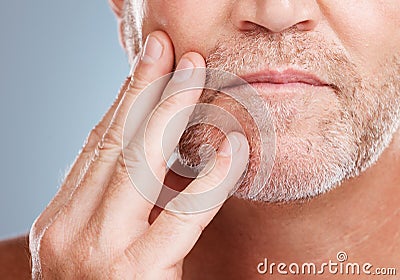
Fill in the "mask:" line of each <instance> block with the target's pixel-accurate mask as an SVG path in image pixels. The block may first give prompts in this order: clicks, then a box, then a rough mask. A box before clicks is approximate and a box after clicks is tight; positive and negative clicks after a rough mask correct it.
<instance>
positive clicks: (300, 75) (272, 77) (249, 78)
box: [241, 69, 329, 86]
mask: <svg viewBox="0 0 400 280" xmlns="http://www.w3.org/2000/svg"><path fill="white" fill-rule="evenodd" d="M241 78H242V79H243V80H245V81H246V82H247V83H249V84H254V83H269V84H292V83H302V84H308V85H312V86H329V84H328V83H327V82H325V81H324V80H322V79H321V78H319V77H318V76H316V75H314V74H312V73H308V72H305V71H299V70H293V69H287V70H284V71H282V72H280V71H275V70H266V71H260V72H256V73H250V74H247V75H243V76H241Z"/></svg>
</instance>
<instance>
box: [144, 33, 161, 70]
mask: <svg viewBox="0 0 400 280" xmlns="http://www.w3.org/2000/svg"><path fill="white" fill-rule="evenodd" d="M162 52H163V45H162V44H161V43H160V41H159V40H158V39H157V38H156V37H155V36H153V35H149V36H148V37H147V40H146V43H145V44H144V53H143V55H142V61H143V62H144V63H147V64H152V63H154V62H156V61H157V60H159V59H160V57H161V54H162Z"/></svg>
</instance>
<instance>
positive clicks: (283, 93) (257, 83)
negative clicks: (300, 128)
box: [223, 69, 333, 101]
mask: <svg viewBox="0 0 400 280" xmlns="http://www.w3.org/2000/svg"><path fill="white" fill-rule="evenodd" d="M249 85H250V86H251V87H253V88H254V89H255V90H256V91H257V93H258V94H260V95H261V96H262V97H263V98H264V99H266V100H269V101H272V100H276V99H285V98H289V97H294V96H299V95H303V94H307V93H310V92H311V91H312V92H320V91H326V90H327V89H329V90H331V89H332V88H333V86H332V85H331V84H329V83H328V82H326V81H324V80H323V79H322V78H320V77H319V76H317V75H315V74H313V73H309V72H306V71H299V70H295V69H285V70H283V71H278V70H271V69H267V70H264V71H259V72H254V73H246V74H243V75H239V78H238V79H235V80H234V81H230V82H228V83H227V84H225V86H224V88H223V91H224V90H225V91H231V90H234V89H240V90H243V89H245V88H246V87H249Z"/></svg>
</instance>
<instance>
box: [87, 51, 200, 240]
mask: <svg viewBox="0 0 400 280" xmlns="http://www.w3.org/2000/svg"><path fill="white" fill-rule="evenodd" d="M199 67H201V68H199ZM204 67H205V62H204V59H203V58H202V57H201V56H200V55H199V54H196V53H188V54H186V55H184V56H183V57H182V59H181V61H180V62H179V63H178V66H177V70H176V72H175V73H174V76H173V77H172V79H171V81H170V82H169V83H168V85H167V86H166V89H165V91H164V94H163V95H164V97H165V99H164V100H162V101H161V102H160V104H159V106H158V107H157V108H156V109H155V110H154V113H153V114H152V116H151V118H150V119H149V121H148V123H147V125H143V126H142V127H141V129H140V132H139V133H137V134H136V135H135V137H134V138H133V140H132V142H131V143H130V144H128V145H127V147H126V148H125V149H124V159H123V160H124V161H125V162H124V163H122V164H118V165H117V169H116V171H115V173H114V174H113V178H112V180H111V182H110V184H109V186H108V188H107V190H106V192H105V194H104V196H103V201H102V203H101V204H100V205H99V207H98V209H97V210H96V216H101V218H102V219H101V220H102V222H103V223H104V224H103V226H102V228H104V229H109V228H113V227H117V228H125V227H126V228H128V229H127V230H129V227H131V228H133V227H134V226H133V225H135V224H143V223H146V224H147V223H148V216H149V214H150V211H151V209H152V208H153V206H154V202H155V201H156V200H157V197H158V194H159V192H160V190H161V187H162V182H163V180H164V176H165V172H166V160H167V159H168V158H169V156H170V155H171V154H172V152H173V150H174V148H175V147H176V145H177V144H178V141H179V139H180V137H181V135H182V133H183V131H184V129H185V127H186V125H187V123H188V120H189V116H190V114H191V113H192V111H193V108H194V106H195V104H196V103H197V101H198V98H199V96H200V95H201V93H202V89H203V86H204V82H205V71H204V69H205V68H204ZM182 69H185V70H183V71H181V70H182ZM177 74H178V75H177ZM188 88H189V89H190V90H187V91H184V92H180V91H182V90H183V89H188ZM175 92H179V93H178V94H174V93H175ZM127 125H129V124H128V123H127ZM127 172H129V176H128V174H127ZM132 183H133V184H134V185H133V184H132ZM143 196H144V197H143ZM95 220H99V219H97V218H95ZM111 225H112V226H111ZM105 235H107V234H105Z"/></svg>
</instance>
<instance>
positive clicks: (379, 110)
mask: <svg viewBox="0 0 400 280" xmlns="http://www.w3.org/2000/svg"><path fill="white" fill-rule="evenodd" d="M206 64H207V68H211V69H216V70H219V71H211V72H209V74H208V75H207V80H208V82H207V83H209V82H210V81H211V83H212V84H218V81H221V80H223V79H224V77H223V75H222V74H221V75H220V74H218V73H226V72H228V73H232V74H235V75H240V74H241V73H245V72H257V71H261V70H263V69H265V68H269V69H281V68H293V67H294V68H295V69H301V70H303V71H307V72H311V73H315V74H317V75H318V76H319V77H321V78H322V79H324V80H325V81H327V82H328V84H329V90H326V91H324V92H322V93H323V94H321V91H320V90H317V89H313V88H311V87H310V88H308V89H307V90H305V92H304V93H302V94H298V95H297V94H296V96H290V98H276V99H273V98H269V99H268V100H264V104H263V105H265V106H256V105H255V106H245V107H243V106H242V105H240V104H238V102H237V101H236V100H235V99H234V98H232V97H231V96H229V95H226V94H224V93H223V92H221V91H218V90H204V91H203V94H202V95H201V97H200V101H199V103H205V104H212V105H216V106H218V107H220V108H222V109H224V110H226V111H227V112H229V114H231V115H233V116H235V118H236V120H237V122H239V123H240V125H241V127H242V130H243V133H244V134H245V135H246V137H247V139H248V142H249V146H250V155H249V162H248V166H247V170H246V171H245V173H244V174H243V176H242V179H241V180H240V181H239V183H238V186H237V188H236V191H235V192H234V194H233V195H234V196H236V197H238V198H242V199H249V200H254V201H260V202H289V201H293V200H302V199H307V198H311V197H315V196H317V195H319V194H322V193H325V192H327V191H329V190H331V189H333V188H335V187H336V186H339V185H340V184H341V183H342V182H343V181H344V180H346V179H349V178H352V177H355V176H358V175H359V174H360V172H363V171H364V170H365V169H367V168H369V167H370V166H372V165H373V164H374V163H375V162H376V161H377V159H378V158H379V156H380V155H381V154H382V152H383V151H384V149H385V148H386V147H387V146H388V145H389V143H390V141H391V139H392V137H393V135H394V133H395V132H396V131H397V129H398V128H399V123H400V81H399V80H398V77H399V74H400V56H399V54H394V55H393V56H392V57H389V58H387V59H386V60H385V61H384V63H382V65H380V68H379V71H376V72H377V73H379V74H376V73H375V74H373V75H372V74H366V73H365V72H366V71H362V69H359V68H358V67H357V65H356V64H355V63H353V62H352V61H351V60H350V58H349V57H348V55H347V53H346V50H345V49H344V48H342V47H341V46H339V45H338V44H335V43H334V42H327V41H326V39H325V38H324V37H323V35H322V34H318V33H316V32H314V33H313V34H311V33H308V34H306V33H300V32H296V30H295V29H294V28H293V29H290V30H287V31H285V32H282V33H280V34H270V33H267V32H266V31H264V30H261V29H260V30H255V31H251V32H247V33H243V34H242V35H240V36H237V37H235V38H230V39H227V40H221V41H219V42H218V44H217V45H216V47H215V48H213V49H212V50H210V52H209V55H208V56H207V58H206ZM249 99H251V96H250V95H249ZM250 103H251V102H250ZM250 103H249V104H250ZM265 108H267V111H268V112H267V113H265ZM254 115H259V116H263V117H261V120H259V121H258V122H259V123H260V122H261V127H264V129H267V127H265V126H263V125H262V124H266V123H271V124H272V126H273V129H274V134H275V139H274V140H273V141H272V140H271V141H266V142H265V141H264V142H263V141H260V139H261V138H262V137H261V136H262V134H263V131H261V132H260V131H258V130H257V129H256V128H260V125H256V124H255V122H254V119H253V118H252V116H254ZM192 120H196V122H195V123H196V125H191V124H189V125H188V128H187V129H186V131H185V132H184V134H183V136H182V138H181V141H180V143H179V147H178V151H179V153H178V156H179V158H180V160H181V162H182V163H184V164H185V165H189V166H201V164H200V162H201V161H202V159H201V157H202V156H200V151H201V149H202V147H204V144H207V145H208V146H211V147H214V149H217V148H218V146H219V145H220V143H221V142H222V140H223V138H224V133H227V132H229V131H221V130H220V129H218V128H216V127H215V126H214V125H208V124H207V123H209V122H208V121H207V114H205V113H204V112H200V111H199V110H197V112H196V110H195V112H194V115H193V116H192ZM199 120H200V121H199ZM267 134H268V133H267ZM269 135H270V136H271V134H269ZM266 143H267V145H266ZM271 143H274V145H275V146H274V147H273V148H272V147H270V146H268V145H271ZM262 151H263V152H264V153H267V154H269V156H267V157H263V156H260V153H261V152H262ZM202 152H204V151H202ZM270 153H274V155H270ZM266 160H268V162H265V161H266ZM271 161H273V162H271ZM260 176H261V177H263V178H262V179H261V180H260V179H259V178H258V179H256V178H257V177H260Z"/></svg>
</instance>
